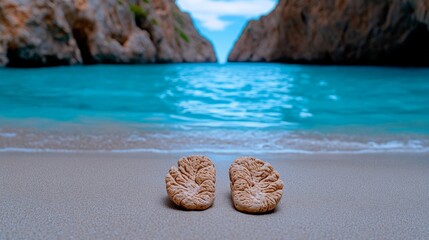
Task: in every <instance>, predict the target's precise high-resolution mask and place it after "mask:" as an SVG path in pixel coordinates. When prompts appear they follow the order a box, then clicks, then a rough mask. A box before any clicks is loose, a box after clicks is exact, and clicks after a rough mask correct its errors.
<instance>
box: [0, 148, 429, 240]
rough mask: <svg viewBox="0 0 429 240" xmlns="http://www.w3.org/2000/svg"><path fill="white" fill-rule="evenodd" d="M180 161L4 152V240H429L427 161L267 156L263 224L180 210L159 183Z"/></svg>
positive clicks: (0, 212)
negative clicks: (276, 186)
mask: <svg viewBox="0 0 429 240" xmlns="http://www.w3.org/2000/svg"><path fill="white" fill-rule="evenodd" d="M180 156H181V154H177V155H176V154H168V155H167V154H149V153H140V154H139V153H127V154H113V153H105V154H104V153H1V154H0V239H224V238H228V239H429V155H428V154H355V155H345V154H343V155H340V154H337V155H284V154H283V155H267V156H261V155H259V156H256V157H259V158H261V159H264V160H267V161H269V162H271V163H272V165H273V166H274V167H275V168H276V169H277V170H278V171H279V173H280V175H281V177H282V179H283V181H284V182H285V191H284V195H283V199H282V201H281V202H280V204H279V206H278V208H277V209H276V210H275V211H274V212H273V213H271V214H267V215H249V214H244V213H241V212H238V211H236V210H234V208H233V206H232V203H231V196H230V191H229V180H228V167H229V165H230V163H231V162H232V161H233V160H234V158H235V157H237V156H235V155H214V154H209V155H208V156H209V157H210V158H211V159H213V161H214V163H215V165H216V168H217V192H216V200H215V203H214V206H213V207H212V208H210V209H208V210H206V211H202V212H189V211H183V210H180V209H177V208H176V207H174V206H173V205H172V203H171V202H170V201H169V200H168V198H167V194H166V190H165V182H164V176H165V174H166V173H167V171H168V169H169V168H170V166H172V165H175V164H176V161H177V159H178V158H179V157H180Z"/></svg>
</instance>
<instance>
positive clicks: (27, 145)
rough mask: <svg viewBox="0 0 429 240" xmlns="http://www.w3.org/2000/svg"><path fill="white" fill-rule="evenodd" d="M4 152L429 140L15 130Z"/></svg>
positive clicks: (245, 148)
mask: <svg viewBox="0 0 429 240" xmlns="http://www.w3.org/2000/svg"><path fill="white" fill-rule="evenodd" d="M0 152H65V153H66V152H67V153H68V152H71V153H74V152H112V153H132V152H134V153H138V152H151V153H219V154H230V153H246V154H263V153H273V154H287V153H290V154H314V153H329V154H342V153H351V154H360V153H427V152H429V138H428V137H427V136H415V135H385V136H381V135H377V136H359V135H347V134H322V133H317V134H315V133H311V134H310V133H302V132H300V133H299V132H286V131H241V130H235V131H231V130H228V131H227V130H207V131H165V132H148V131H142V132H136V131H134V132H127V131H120V132H116V133H113V132H112V133H88V132H43V131H34V130H23V129H19V130H17V131H11V130H10V129H9V130H7V131H0Z"/></svg>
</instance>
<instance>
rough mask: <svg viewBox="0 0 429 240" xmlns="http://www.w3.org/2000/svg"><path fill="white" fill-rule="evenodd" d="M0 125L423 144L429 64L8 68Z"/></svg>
mask: <svg viewBox="0 0 429 240" xmlns="http://www.w3.org/2000/svg"><path fill="white" fill-rule="evenodd" d="M0 124H1V125H0V128H1V129H3V132H4V133H3V135H4V136H10V135H7V134H8V133H9V134H16V133H13V132H16V131H19V130H22V129H25V131H36V132H37V131H41V132H46V131H48V132H49V131H51V132H61V131H62V130H64V131H65V130H67V128H68V127H64V126H73V127H70V129H74V130H76V129H77V130H76V131H79V130H81V132H87V130H85V131H83V130H82V129H97V128H100V129H101V130H102V132H104V133H108V132H110V131H111V130H112V129H117V128H118V127H119V128H121V127H125V128H126V129H127V131H128V132H129V133H130V134H131V135H130V134H128V135H127V136H128V137H129V136H134V135H136V134H137V135H138V134H140V135H144V134H147V133H150V132H154V131H158V132H159V131H163V132H166V131H168V132H170V133H171V132H173V133H174V134H176V135H177V134H186V133H194V134H196V133H201V135H202V136H205V134H204V132H206V133H207V132H212V133H220V134H219V136H218V137H219V138H222V136H223V135H224V134H226V133H231V132H232V133H234V135H239V134H250V135H251V136H250V138H255V135H256V136H257V135H270V134H289V135H288V136H290V134H292V135H293V136H295V138H299V137H296V136H301V138H303V137H302V136H307V138H308V136H313V137H312V138H313V139H321V138H324V137H325V135H326V136H328V135H329V136H334V135H335V136H336V137H337V138H344V139H346V138H350V137H353V138H359V139H366V140H359V141H363V142H369V140H372V139H378V138H380V136H383V137H384V138H385V139H384V140H383V141H388V142H392V141H397V140H398V139H407V140H406V142H405V144H409V141H419V144H421V141H423V140H426V137H428V136H429V69H424V68H385V67H330V66H303V65H283V64H225V65H219V64H173V65H146V66H139V65H135V66H134V65H123V66H122V65H120V66H118V65H115V66H112V65H100V66H76V67H57V68H42V69H6V68H3V69H0ZM104 125H105V126H109V127H106V128H103V127H100V126H104ZM112 126H114V127H112ZM74 130H73V131H74ZM112 132H113V131H112ZM258 133H260V134H258ZM5 134H6V135H5ZM132 134H133V135H132ZM296 134H297V135H296ZM0 135H1V134H0ZM12 136H13V135H12ZM282 136H284V135H282ZM267 138H269V136H268V137H267ZM344 139H343V140H344ZM416 139H417V140H416ZM422 139H423V140H422ZM0 140H1V139H0ZM8 141H9V140H8ZM23 141H25V140H23ZM146 141H149V140H147V137H146ZM264 141H265V140H264ZM344 141H345V140H344ZM403 141H405V140H403ZM0 143H1V141H0ZM402 143H404V142H402ZM414 143H415V142H414ZM3 145H6V146H4V147H11V146H8V144H3ZM9 145H10V144H9ZM268 145H269V144H268ZM12 147H17V146H15V145H14V146H12ZM155 148H156V146H155Z"/></svg>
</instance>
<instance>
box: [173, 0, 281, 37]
mask: <svg viewBox="0 0 429 240" xmlns="http://www.w3.org/2000/svg"><path fill="white" fill-rule="evenodd" d="M276 2H277V1H275V0H229V1H228V0H178V1H177V3H178V5H179V7H180V8H181V9H182V10H185V11H188V12H190V13H191V14H192V16H193V18H195V19H197V20H198V21H201V23H202V24H203V26H204V27H205V28H207V29H209V30H213V31H219V30H223V29H225V27H227V26H228V25H229V24H230V22H228V21H226V20H223V19H222V17H225V16H231V17H246V18H253V17H258V16H260V15H262V14H266V13H268V12H270V11H271V10H272V9H273V8H274V6H275V5H276Z"/></svg>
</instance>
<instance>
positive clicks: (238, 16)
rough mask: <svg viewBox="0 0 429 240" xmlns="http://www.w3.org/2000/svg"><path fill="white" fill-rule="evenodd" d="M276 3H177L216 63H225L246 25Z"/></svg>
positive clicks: (179, 0)
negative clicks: (208, 43)
mask: <svg viewBox="0 0 429 240" xmlns="http://www.w3.org/2000/svg"><path fill="white" fill-rule="evenodd" d="M276 3H277V0H177V5H178V6H179V8H180V9H182V10H183V11H185V12H189V13H190V14H191V16H192V18H193V20H194V23H195V25H196V27H197V29H198V31H199V32H200V33H201V34H202V35H203V36H205V37H206V38H208V39H209V40H210V41H211V42H212V44H213V45H214V47H215V51H216V55H217V57H218V61H219V62H221V63H224V62H226V59H227V57H228V54H229V52H230V51H231V49H232V47H233V45H234V43H235V41H236V40H237V39H238V38H239V36H240V34H241V31H242V30H243V28H244V27H245V26H246V23H247V22H248V21H249V20H251V19H258V18H259V17H260V16H262V15H266V14H268V13H269V12H271V10H273V9H274V7H275V5H276Z"/></svg>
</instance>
